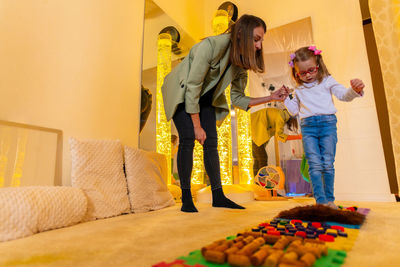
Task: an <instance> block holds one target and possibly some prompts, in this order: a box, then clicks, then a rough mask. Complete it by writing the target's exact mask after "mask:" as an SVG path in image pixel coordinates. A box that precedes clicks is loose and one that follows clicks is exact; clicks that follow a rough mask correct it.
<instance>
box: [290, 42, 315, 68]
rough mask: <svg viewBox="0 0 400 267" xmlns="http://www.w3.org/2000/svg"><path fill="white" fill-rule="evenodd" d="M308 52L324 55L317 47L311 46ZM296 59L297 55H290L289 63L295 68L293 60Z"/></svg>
mask: <svg viewBox="0 0 400 267" xmlns="http://www.w3.org/2000/svg"><path fill="white" fill-rule="evenodd" d="M308 50H311V51H313V52H314V55H319V54H321V53H322V50H318V49H317V47H315V45H312V46H309V47H308ZM295 58H296V54H295V53H293V54H290V61H289V66H290V67H292V68H294V63H293V60H294V59H295Z"/></svg>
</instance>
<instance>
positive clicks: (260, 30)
mask: <svg viewBox="0 0 400 267" xmlns="http://www.w3.org/2000/svg"><path fill="white" fill-rule="evenodd" d="M266 31H267V27H266V25H265V22H264V21H263V20H262V19H260V18H258V17H255V16H252V15H243V16H242V17H240V19H239V20H238V21H237V22H236V23H235V24H233V25H232V26H231V27H230V29H229V31H228V32H229V33H227V34H221V35H217V36H212V37H208V38H206V39H204V40H203V41H201V42H200V43H198V44H196V45H194V46H193V47H192V49H191V50H190V52H189V55H188V56H186V57H185V59H184V60H183V61H182V62H181V63H180V64H179V65H178V66H177V67H176V68H174V69H173V70H172V71H171V72H170V73H169V74H168V75H167V76H166V77H165V80H164V84H163V87H162V93H163V99H164V107H165V114H166V116H167V119H168V120H169V119H171V118H172V119H173V121H174V123H175V126H176V128H177V130H178V134H179V149H178V156H177V160H178V174H179V179H180V182H181V190H182V208H181V210H182V211H183V212H197V209H196V207H195V206H194V204H193V201H192V194H191V191H190V177H191V173H192V167H193V148H194V141H195V140H197V141H199V142H200V144H202V145H203V150H204V165H205V169H206V171H207V174H208V176H209V178H210V183H211V190H212V205H213V207H225V208H233V209H244V208H243V207H242V206H240V205H237V204H236V203H234V202H233V201H231V200H229V199H228V198H226V197H225V195H224V193H223V191H222V186H221V178H220V167H219V157H218V150H217V141H218V140H217V129H216V125H220V124H221V123H222V122H223V120H224V118H225V117H226V115H228V113H229V108H228V104H227V102H226V97H225V94H224V93H225V88H226V87H227V86H228V85H229V84H230V85H231V101H232V105H234V106H236V107H238V108H241V109H243V110H248V109H249V107H251V106H255V105H259V104H264V103H266V102H270V101H274V100H275V101H282V100H283V98H284V95H280V94H281V93H280V91H281V90H278V91H277V92H276V93H274V94H272V95H270V96H266V97H258V98H252V97H248V96H245V94H244V90H245V87H246V84H247V70H252V71H255V72H264V60H263V51H262V42H263V38H264V34H265V32H266Z"/></svg>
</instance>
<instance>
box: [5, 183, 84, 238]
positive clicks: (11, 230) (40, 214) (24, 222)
mask: <svg viewBox="0 0 400 267" xmlns="http://www.w3.org/2000/svg"><path fill="white" fill-rule="evenodd" d="M0 207H1V208H0V222H1V223H0V241H7V240H13V239H17V238H21V237H26V236H30V235H33V234H35V233H38V232H42V231H46V230H51V229H56V228H60V227H65V226H70V225H73V224H76V223H79V222H80V221H81V220H82V219H83V217H84V216H85V214H86V210H87V200H86V196H85V194H84V193H83V191H82V190H81V189H79V188H74V187H67V186H65V187H62V186H27V187H5V188H0Z"/></svg>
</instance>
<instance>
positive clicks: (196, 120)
mask: <svg viewBox="0 0 400 267" xmlns="http://www.w3.org/2000/svg"><path fill="white" fill-rule="evenodd" d="M190 117H191V118H192V122H193V129H194V138H195V139H196V140H197V141H199V143H200V144H201V145H203V144H204V141H206V138H207V135H206V132H205V131H204V129H203V127H201V124H200V116H199V113H193V114H190Z"/></svg>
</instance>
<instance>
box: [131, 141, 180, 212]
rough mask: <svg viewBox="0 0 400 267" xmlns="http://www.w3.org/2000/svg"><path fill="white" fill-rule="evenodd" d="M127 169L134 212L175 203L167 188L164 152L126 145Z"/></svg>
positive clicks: (156, 208) (160, 207) (155, 208)
mask: <svg viewBox="0 0 400 267" xmlns="http://www.w3.org/2000/svg"><path fill="white" fill-rule="evenodd" d="M125 171H126V178H127V180H128V190H129V200H130V202H131V207H132V211H133V212H146V211H151V210H158V209H162V208H166V207H169V206H173V205H175V202H174V199H173V197H172V195H171V193H170V192H169V191H168V188H167V183H166V181H167V177H168V176H167V175H168V168H167V160H166V157H165V156H164V155H162V154H159V153H156V152H149V151H144V150H140V149H134V148H131V147H128V146H125Z"/></svg>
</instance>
